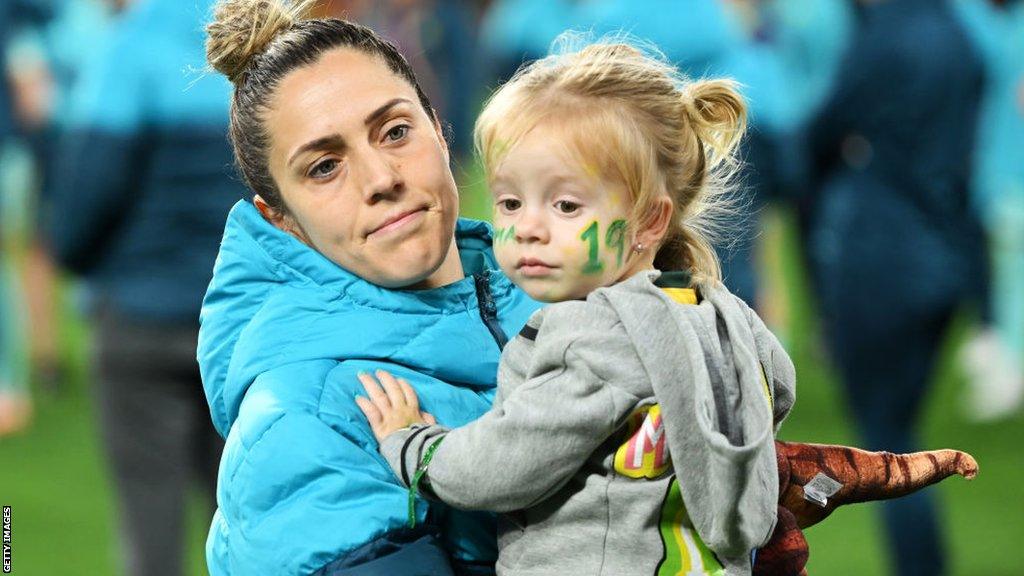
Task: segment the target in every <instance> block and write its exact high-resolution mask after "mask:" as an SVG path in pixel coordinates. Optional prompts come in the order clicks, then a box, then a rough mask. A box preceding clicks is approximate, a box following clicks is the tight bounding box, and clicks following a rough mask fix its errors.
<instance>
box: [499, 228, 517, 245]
mask: <svg viewBox="0 0 1024 576" xmlns="http://www.w3.org/2000/svg"><path fill="white" fill-rule="evenodd" d="M515 237H516V227H515V225H512V226H509V227H508V228H495V229H494V245H495V246H497V245H498V244H505V243H506V242H511V241H512V240H513V239H514V238H515Z"/></svg>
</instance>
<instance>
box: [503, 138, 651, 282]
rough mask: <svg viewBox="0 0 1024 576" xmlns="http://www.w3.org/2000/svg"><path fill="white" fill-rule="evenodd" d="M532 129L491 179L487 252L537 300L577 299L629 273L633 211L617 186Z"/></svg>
mask: <svg viewBox="0 0 1024 576" xmlns="http://www.w3.org/2000/svg"><path fill="white" fill-rule="evenodd" d="M557 138H558V135H557V133H556V132H553V131H551V130H543V129H535V130H533V131H531V132H530V133H529V134H527V135H526V136H525V137H524V138H523V139H522V141H520V142H519V143H518V144H517V145H516V146H515V147H514V148H513V149H512V150H511V151H510V152H509V153H508V155H506V156H505V158H504V160H503V161H502V162H501V164H500V165H499V166H498V168H497V170H496V171H495V172H494V174H493V175H492V178H491V196H492V198H493V200H494V227H495V238H494V253H495V255H496V256H497V258H498V264H499V265H501V269H502V270H504V271H505V273H506V274H507V275H508V276H509V278H511V279H512V281H513V282H515V283H516V284H517V285H518V286H519V287H520V288H522V289H523V290H524V291H525V292H526V293H527V294H529V295H530V297H532V298H534V299H536V300H540V301H542V302H559V301H562V300H572V299H578V298H584V297H586V295H587V294H589V293H590V292H591V291H592V290H594V289H596V288H600V287H601V286H608V285H611V284H614V283H615V282H617V281H619V280H620V279H622V278H624V277H626V276H627V275H628V274H630V273H632V272H633V271H634V270H633V269H634V268H636V267H637V266H636V263H637V262H636V258H631V256H632V251H631V241H630V238H629V237H627V234H626V220H627V218H628V217H629V212H630V209H631V208H632V206H631V202H630V198H629V193H628V192H627V190H626V188H625V186H623V185H622V184H621V183H619V182H614V181H609V180H605V179H603V178H601V176H599V173H600V171H599V170H598V169H597V167H588V166H580V165H579V162H578V161H577V160H575V159H573V158H571V157H570V155H569V154H567V153H565V152H564V151H563V150H562V149H561V147H560V146H558V145H557V143H558V141H557Z"/></svg>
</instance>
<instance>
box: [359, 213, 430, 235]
mask: <svg viewBox="0 0 1024 576" xmlns="http://www.w3.org/2000/svg"><path fill="white" fill-rule="evenodd" d="M426 211H427V209H426V208H416V209H415V210H409V211H407V212H402V213H400V214H398V215H396V216H394V217H392V218H389V219H388V220H386V221H385V222H384V223H383V224H381V225H380V226H378V227H377V228H375V229H374V230H373V231H372V232H370V233H369V234H367V236H372V235H374V234H381V233H387V232H392V231H394V230H398V229H399V228H402V227H403V226H405V225H406V224H409V223H411V222H414V221H415V220H418V219H419V218H420V217H421V216H423V214H425V213H426Z"/></svg>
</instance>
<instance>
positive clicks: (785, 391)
mask: <svg viewBox="0 0 1024 576" xmlns="http://www.w3.org/2000/svg"><path fill="white" fill-rule="evenodd" d="M736 300H737V301H738V302H740V303H741V304H742V306H743V307H744V308H745V309H746V311H747V317H748V319H749V322H750V328H751V331H752V332H753V333H754V342H755V344H756V346H757V355H758V358H759V359H760V361H761V367H762V369H763V370H764V375H765V379H766V380H767V382H768V389H769V393H770V395H771V403H772V420H773V423H774V426H775V432H776V433H777V432H778V431H779V428H780V427H781V426H782V421H783V420H785V419H786V416H788V415H789V411H790V410H792V409H793V404H795V403H796V368H795V367H794V366H793V361H792V360H791V359H790V357H789V354H788V353H787V352H786V350H785V348H783V347H782V343H780V342H779V339H778V338H776V337H775V334H772V332H771V330H769V329H768V327H767V326H765V324H764V322H763V321H762V320H761V318H760V317H759V316H758V315H757V313H756V312H754V311H753V310H751V309H750V307H749V306H747V305H746V304H745V303H743V301H742V300H740V299H739V298H737V299H736Z"/></svg>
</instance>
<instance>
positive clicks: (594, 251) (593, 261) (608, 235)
mask: <svg viewBox="0 0 1024 576" xmlns="http://www.w3.org/2000/svg"><path fill="white" fill-rule="evenodd" d="M600 238H601V235H600V232H599V224H598V222H597V220H594V221H593V222H591V223H590V225H589V226H587V227H586V228H585V229H584V230H583V233H582V234H580V240H583V241H584V242H586V243H587V263H586V264H584V265H583V273H584V274H600V273H601V272H602V271H604V263H603V262H601V255H600ZM625 239H626V221H625V220H616V221H614V222H612V223H611V225H610V226H608V230H607V231H606V232H605V235H604V245H605V248H609V249H612V250H615V265H616V266H622V256H623V251H624V248H625Z"/></svg>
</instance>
